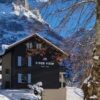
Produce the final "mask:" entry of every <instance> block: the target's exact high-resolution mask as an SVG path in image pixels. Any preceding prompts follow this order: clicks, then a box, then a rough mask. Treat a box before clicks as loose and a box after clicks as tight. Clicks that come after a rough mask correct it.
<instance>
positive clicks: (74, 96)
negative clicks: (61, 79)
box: [0, 87, 84, 100]
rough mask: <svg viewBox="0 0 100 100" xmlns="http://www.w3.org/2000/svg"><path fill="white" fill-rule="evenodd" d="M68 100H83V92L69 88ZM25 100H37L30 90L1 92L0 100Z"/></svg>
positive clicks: (67, 92)
mask: <svg viewBox="0 0 100 100" xmlns="http://www.w3.org/2000/svg"><path fill="white" fill-rule="evenodd" d="M66 90H67V91H66V97H67V98H66V100H83V96H84V95H83V91H82V90H81V89H79V88H76V87H67V89H66ZM20 98H25V99H29V100H37V96H35V95H34V94H33V93H32V92H30V90H0V100H20Z"/></svg>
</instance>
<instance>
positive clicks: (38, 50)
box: [3, 35, 66, 89]
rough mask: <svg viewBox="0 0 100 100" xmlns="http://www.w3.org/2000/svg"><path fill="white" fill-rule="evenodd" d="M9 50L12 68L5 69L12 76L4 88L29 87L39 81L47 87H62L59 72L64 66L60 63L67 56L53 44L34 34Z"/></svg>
mask: <svg viewBox="0 0 100 100" xmlns="http://www.w3.org/2000/svg"><path fill="white" fill-rule="evenodd" d="M9 52H10V53H11V68H10V69H6V68H4V70H3V71H4V72H5V74H8V75H9V74H11V78H10V80H7V81H6V80H5V86H4V88H27V85H28V84H34V83H37V82H39V81H41V82H43V88H45V89H52V88H60V86H61V85H60V82H59V73H60V71H61V70H63V68H64V67H63V66H60V63H61V61H62V60H63V58H64V57H66V56H65V55H64V54H63V53H62V52H61V51H59V50H58V49H56V48H55V47H54V46H53V45H51V44H50V43H48V42H47V41H45V40H44V39H42V38H40V37H39V36H37V35H34V36H32V37H30V38H28V39H26V40H25V41H23V42H21V43H19V44H16V45H14V46H13V47H12V48H10V49H9V50H7V53H9ZM18 58H19V59H18ZM4 72H3V73H4Z"/></svg>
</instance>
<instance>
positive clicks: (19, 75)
mask: <svg viewBox="0 0 100 100" xmlns="http://www.w3.org/2000/svg"><path fill="white" fill-rule="evenodd" d="M21 77H22V74H20V73H18V83H22V80H21Z"/></svg>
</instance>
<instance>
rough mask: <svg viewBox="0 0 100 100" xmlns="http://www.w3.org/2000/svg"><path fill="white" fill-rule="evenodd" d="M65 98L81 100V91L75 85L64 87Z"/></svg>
mask: <svg viewBox="0 0 100 100" xmlns="http://www.w3.org/2000/svg"><path fill="white" fill-rule="evenodd" d="M66 88H67V89H66V90H67V91H66V97H67V98H66V100H83V98H84V94H83V91H82V90H81V89H79V88H76V87H66Z"/></svg>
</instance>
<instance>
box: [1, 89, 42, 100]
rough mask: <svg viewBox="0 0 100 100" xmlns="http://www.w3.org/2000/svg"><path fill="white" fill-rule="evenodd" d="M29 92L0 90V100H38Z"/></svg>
mask: <svg viewBox="0 0 100 100" xmlns="http://www.w3.org/2000/svg"><path fill="white" fill-rule="evenodd" d="M38 98H40V97H39V96H36V95H34V94H33V92H30V90H0V100H21V99H26V100H39V99H38Z"/></svg>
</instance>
